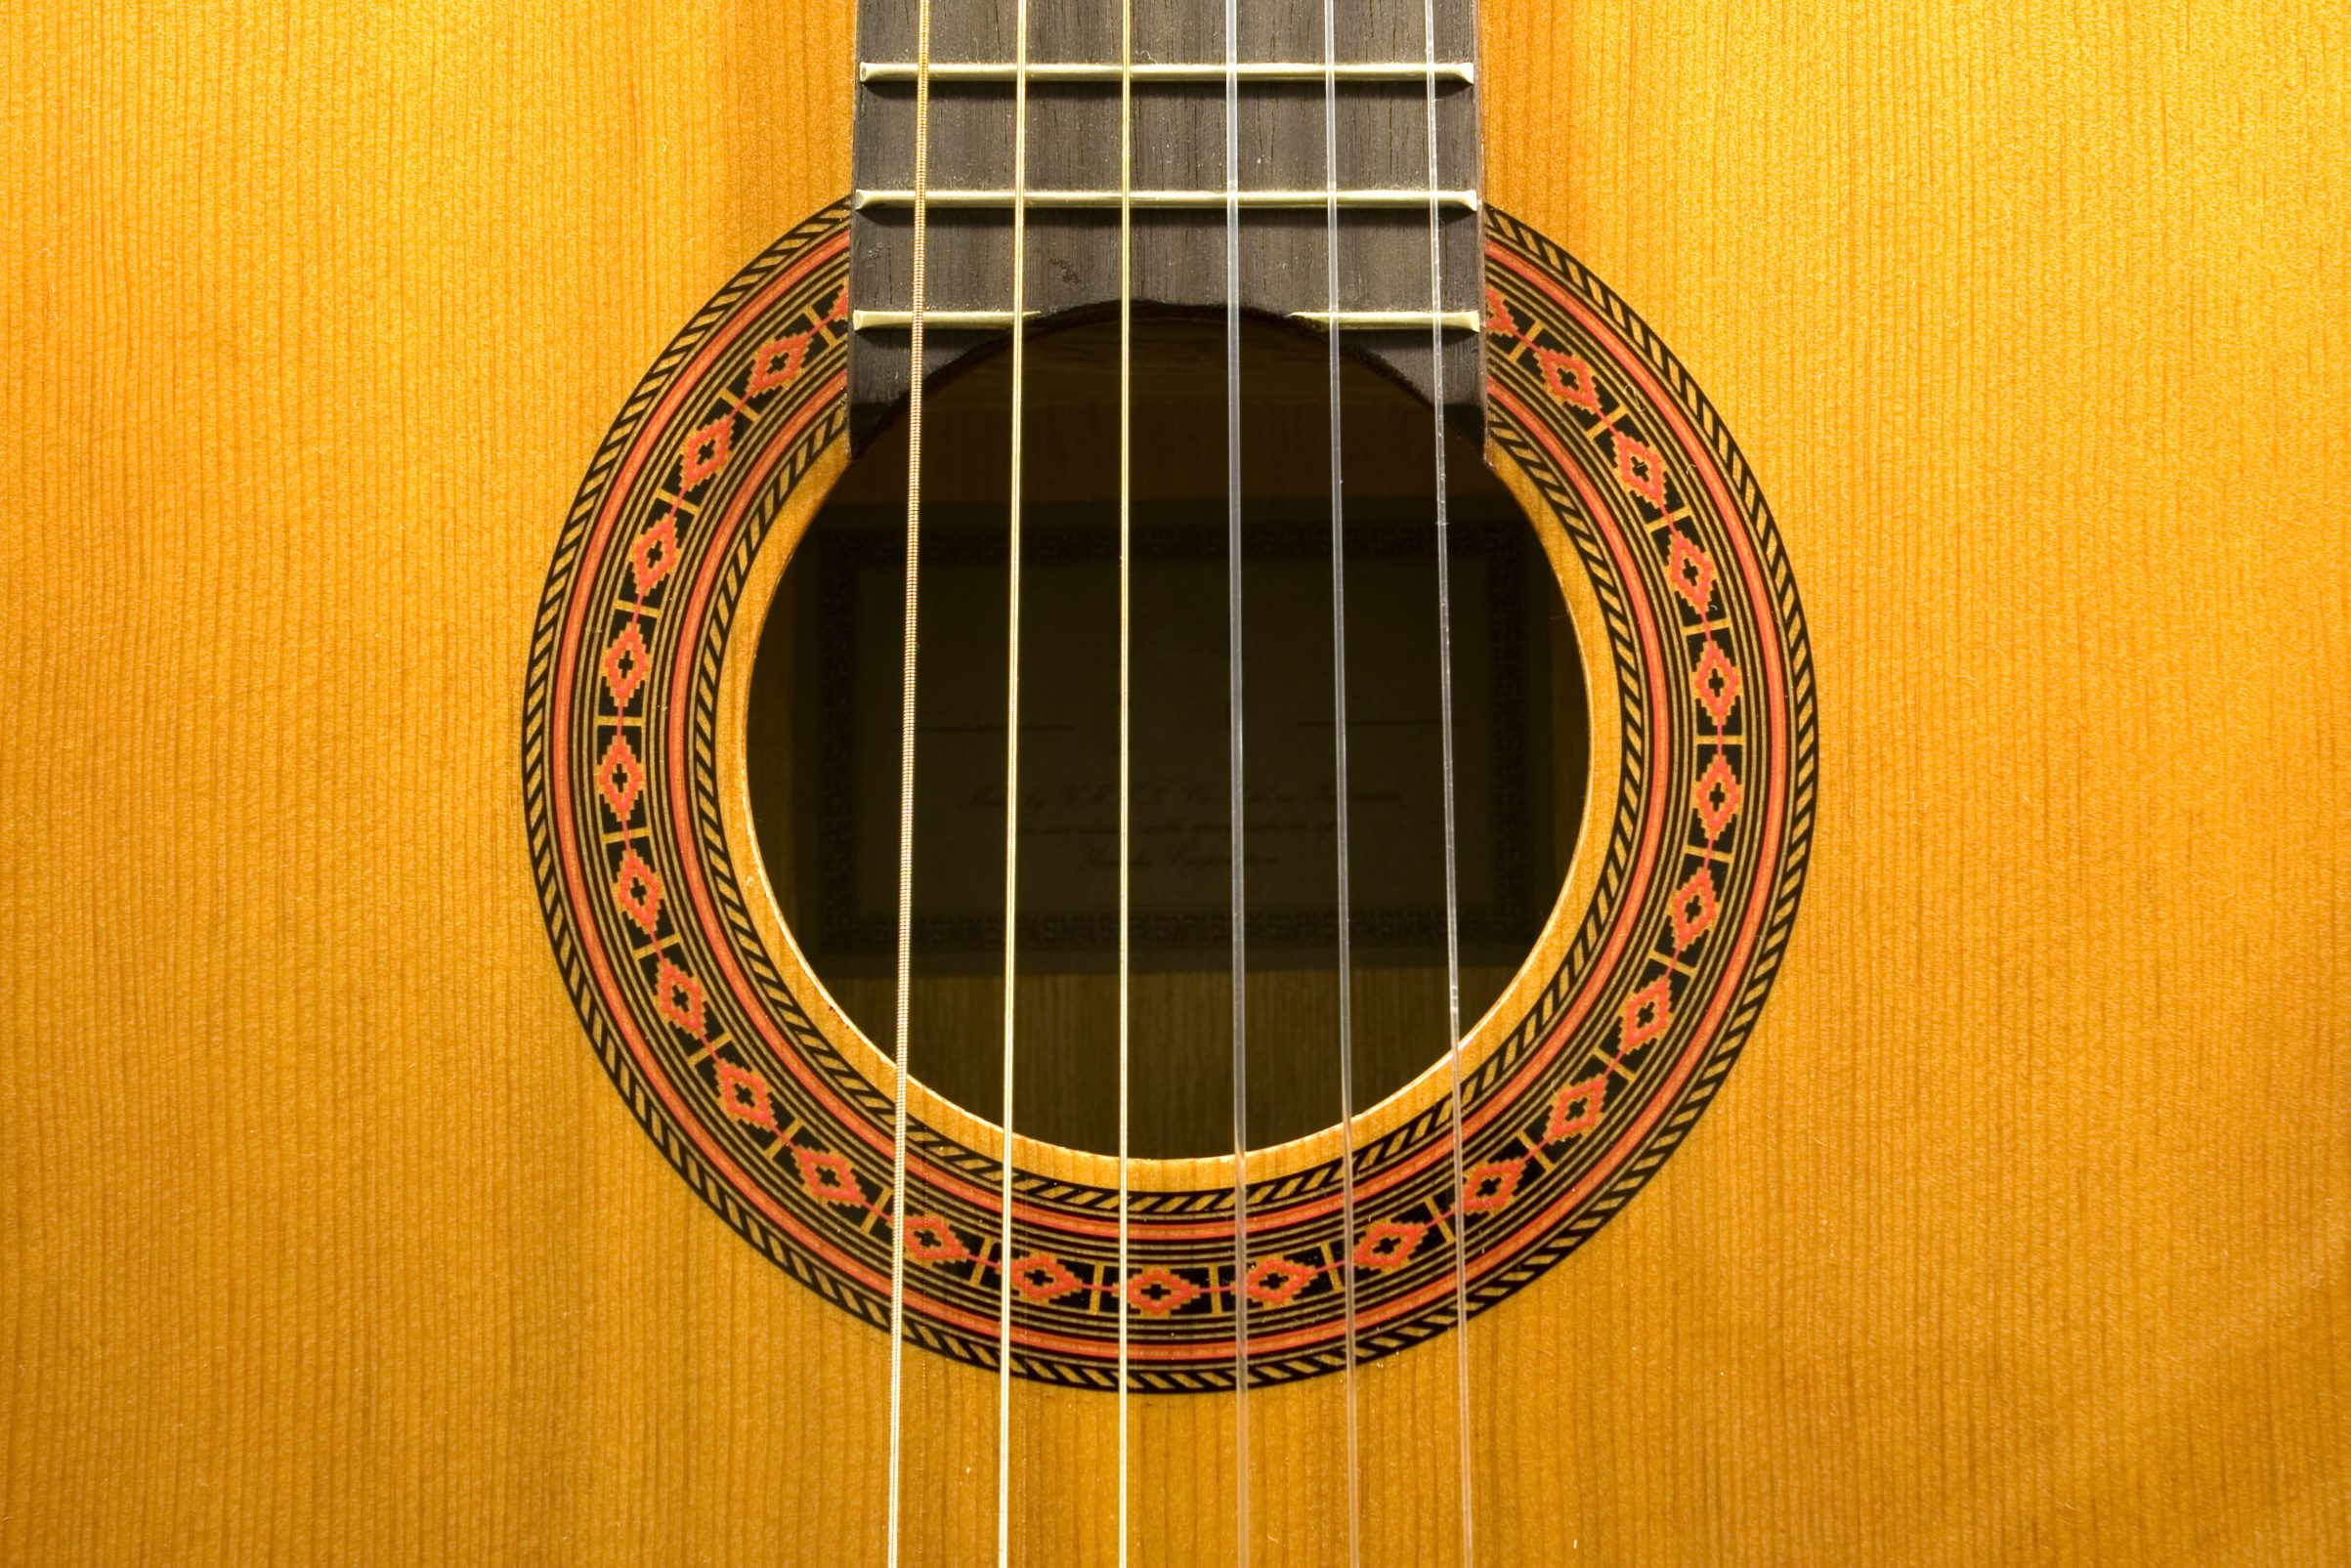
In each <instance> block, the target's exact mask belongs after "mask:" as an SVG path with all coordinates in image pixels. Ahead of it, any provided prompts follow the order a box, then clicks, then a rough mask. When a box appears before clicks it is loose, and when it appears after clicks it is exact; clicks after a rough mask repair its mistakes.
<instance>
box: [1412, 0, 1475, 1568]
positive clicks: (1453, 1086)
mask: <svg viewBox="0 0 2351 1568" xmlns="http://www.w3.org/2000/svg"><path fill="white" fill-rule="evenodd" d="M1421 35H1422V41H1423V43H1424V44H1425V45H1426V46H1427V47H1426V56H1425V58H1426V61H1427V64H1428V84H1427V85H1428V91H1427V93H1426V95H1425V97H1424V99H1423V102H1424V104H1425V105H1426V107H1427V111H1428V117H1427V122H1426V126H1425V129H1426V132H1427V136H1428V143H1429V387H1430V400H1429V402H1430V407H1431V410H1432V413H1431V420H1432V423H1431V433H1432V437H1433V438H1434V446H1435V451H1436V457H1435V470H1436V530H1435V531H1436V705H1437V725H1436V729H1437V746H1438V751H1439V755H1440V759H1441V764H1440V769H1439V771H1440V774H1441V776H1442V780H1443V797H1444V798H1443V811H1444V819H1445V822H1444V838H1445V855H1444V863H1445V1074H1446V1093H1445V1107H1446V1139H1447V1143H1448V1145H1449V1147H1448V1150H1447V1152H1448V1154H1449V1156H1450V1158H1451V1162H1452V1167H1453V1168H1452V1176H1453V1224H1452V1231H1453V1412H1454V1470H1455V1486H1456V1488H1457V1492H1458V1495H1459V1497H1460V1499H1461V1524H1460V1530H1461V1561H1462V1568H1475V1562H1476V1560H1477V1534H1476V1529H1475V1525H1476V1513H1475V1504H1474V1501H1473V1493H1472V1490H1471V1484H1470V1482H1471V1475H1470V1453H1471V1438H1472V1427H1471V1413H1470V1239H1469V1228H1468V1227H1469V1214H1468V1210H1467V1209H1466V1208H1464V1207H1463V1200H1464V1199H1465V1198H1466V1197H1468V1195H1469V1184H1468V1181H1467V1180H1466V1178H1465V1177H1464V1175H1463V1164H1464V1162H1463V1159H1462V1134H1461V1089H1462V1083H1461V1050H1462V1039H1461V901H1460V897H1459V891H1458V889H1459V882H1458V877H1457V873H1456V861H1457V855H1458V849H1457V845H1456V843H1455V835H1454V818H1453V569H1452V560H1451V557H1452V544H1451V534H1450V530H1449V529H1448V526H1447V525H1448V521H1449V520H1448V517H1447V510H1448V508H1447V503H1446V496H1445V329H1444V325H1443V314H1442V313H1443V311H1444V308H1445V262H1444V247H1443V245H1442V243H1441V238H1442V226H1443V221H1444V214H1443V211H1442V208H1441V205H1440V203H1439V201H1438V199H1437V193H1436V192H1437V178H1438V173H1439V171H1438V168H1437V156H1436V146H1437V144H1436V0H1421ZM1472 141H1473V146H1474V145H1475V138H1473V139H1472ZM1472 177H1473V181H1475V170H1473V171H1472Z"/></svg>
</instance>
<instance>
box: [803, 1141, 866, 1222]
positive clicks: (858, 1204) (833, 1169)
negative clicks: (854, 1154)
mask: <svg viewBox="0 0 2351 1568" xmlns="http://www.w3.org/2000/svg"><path fill="white" fill-rule="evenodd" d="M791 1159H792V1163H793V1164H794V1165H798V1166H799V1167H800V1185H802V1186H803V1187H806V1188H807V1189H808V1190H809V1191H810V1192H812V1193H814V1194H816V1195H817V1196H818V1197H819V1198H822V1199H824V1200H825V1201H826V1202H827V1203H834V1204H848V1205H850V1206H852V1207H855V1208H863V1207H864V1206H865V1201H866V1195H865V1193H864V1192H862V1191H861V1190H860V1189H859V1188H858V1185H857V1170H856V1167H854V1166H853V1165H850V1164H849V1162H848V1160H847V1159H846V1158H845V1157H844V1156H841V1155H837V1154H834V1153H832V1152H830V1151H829V1150H824V1149H802V1148H796V1147H795V1148H794V1149H793V1150H792V1151H791Z"/></svg>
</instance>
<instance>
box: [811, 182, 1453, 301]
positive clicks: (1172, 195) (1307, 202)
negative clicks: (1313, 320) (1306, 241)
mask: <svg viewBox="0 0 2351 1568" xmlns="http://www.w3.org/2000/svg"><path fill="white" fill-rule="evenodd" d="M1227 195H1228V192H1226V191H1133V192H1132V197H1133V203H1134V205H1135V206H1136V207H1137V208H1144V207H1157V208H1162V209H1166V208H1210V207H1219V208H1220V207H1222V206H1223V205H1224V204H1225V198H1226V196H1227ZM1435 195H1436V201H1437V204H1438V205H1440V206H1444V207H1449V208H1452V209H1454V210H1456V211H1465V212H1475V211H1476V210H1477V192H1476V191H1437V192H1436V193H1435ZM1429 198H1430V192H1429V191H1426V190H1420V191H1411V190H1393V189H1390V190H1350V191H1336V192H1334V191H1242V192H1241V195H1240V202H1241V206H1242V207H1243V208H1244V209H1247V208H1266V207H1281V208H1299V209H1311V210H1314V211H1320V210H1322V209H1323V208H1324V207H1325V206H1326V205H1328V204H1329V203H1330V202H1332V201H1333V200H1334V199H1336V201H1337V202H1338V204H1339V206H1340V207H1342V208H1344V209H1349V210H1357V211H1361V210H1366V209H1375V208H1378V209H1389V210H1407V211H1412V212H1426V211H1428V210H1429ZM925 199H926V200H927V201H928V202H929V203H930V205H931V207H932V208H933V209H941V208H950V207H960V208H966V209H968V208H996V207H1003V208H1007V209H1008V208H1009V207H1010V206H1011V205H1012V192H1011V191H975V190H968V189H965V190H945V189H942V190H934V191H931V192H930V193H929V194H928V196H927V197H926V198H925ZM1023 199H1024V200H1025V201H1026V202H1027V203H1028V205H1029V206H1031V207H1059V208H1071V207H1102V208H1106V209H1108V210H1110V211H1113V212H1115V211H1117V210H1118V205H1119V202H1120V200H1121V199H1122V197H1121V195H1120V192H1118V191H1029V192H1027V193H1026V195H1025V196H1024V197H1023ZM914 204H915V193H914V192H913V191H857V192H855V193H854V194H852V195H851V196H850V198H849V205H850V206H851V207H853V208H856V209H858V210H861V211H862V210H864V209H867V208H871V207H911V206H913V205H914ZM1424 324H1425V323H1424Z"/></svg>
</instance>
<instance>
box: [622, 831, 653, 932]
mask: <svg viewBox="0 0 2351 1568" xmlns="http://www.w3.org/2000/svg"><path fill="white" fill-rule="evenodd" d="M662 893H663V889H662V879H661V877H659V876H657V875H656V874H654V869H653V868H652V867H650V866H648V865H646V864H645V861H644V858H643V857H642V856H640V855H638V854H637V852H636V851H635V850H633V849H632V850H630V851H628V852H627V853H626V854H624V855H622V856H621V857H620V871H619V872H618V873H616V874H615V875H614V877H613V902H614V903H616V904H618V905H620V911H621V912H622V913H624V914H626V915H627V916H628V917H629V918H630V919H632V920H634V921H636V922H637V926H638V928H639V929H640V930H642V931H643V932H644V933H645V934H646V935H647V936H653V935H654V934H655V933H656V931H657V929H658V928H659V926H660V925H661V923H662Z"/></svg>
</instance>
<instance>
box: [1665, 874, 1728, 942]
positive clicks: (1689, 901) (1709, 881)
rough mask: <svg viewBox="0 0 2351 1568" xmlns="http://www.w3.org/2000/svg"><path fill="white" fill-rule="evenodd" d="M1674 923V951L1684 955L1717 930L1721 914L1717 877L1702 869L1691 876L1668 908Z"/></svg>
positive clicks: (1675, 892)
mask: <svg viewBox="0 0 2351 1568" xmlns="http://www.w3.org/2000/svg"><path fill="white" fill-rule="evenodd" d="M1668 908H1669V910H1670V911H1671V912H1672V914H1673V921H1674V951H1675V952H1676V953H1680V952H1681V951H1682V950H1683V949H1685V948H1687V947H1688V946H1689V945H1690V944H1691V943H1692V942H1695V941H1697V940H1698V938H1700V937H1702V936H1704V935H1705V934H1706V933H1707V931H1709V930H1710V929H1712V928H1713V925H1714V917H1715V914H1716V912H1717V906H1716V903H1715V892H1714V873H1713V872H1712V871H1710V870H1708V869H1706V868H1705V867H1703V866H1701V867H1699V868H1698V869H1696V870H1694V871H1692V872H1690V873H1689V880H1688V881H1687V882H1684V883H1683V884H1682V885H1681V886H1680V887H1678V888H1675V889H1674V901H1673V903H1672V904H1671V905H1670V906H1668Z"/></svg>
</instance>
